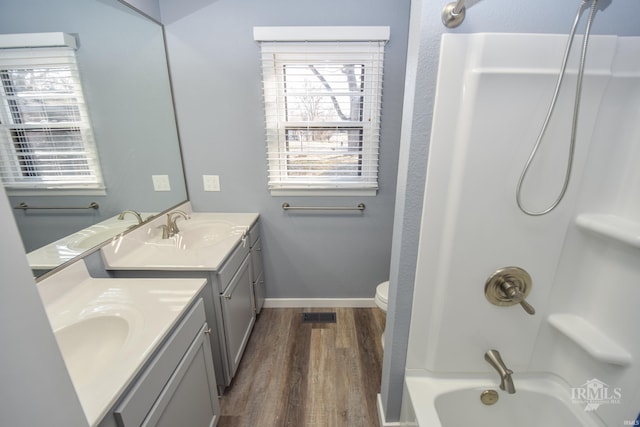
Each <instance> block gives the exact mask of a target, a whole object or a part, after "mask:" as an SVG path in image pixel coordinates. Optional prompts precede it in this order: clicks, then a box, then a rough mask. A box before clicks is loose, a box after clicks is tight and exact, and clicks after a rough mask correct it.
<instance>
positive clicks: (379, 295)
mask: <svg viewBox="0 0 640 427" xmlns="http://www.w3.org/2000/svg"><path fill="white" fill-rule="evenodd" d="M373 300H374V302H375V303H376V305H377V306H378V308H379V309H380V310H382V311H383V312H384V313H385V314H386V313H387V303H388V301H389V281H388V280H387V281H386V282H382V283H380V284H379V285H378V286H376V296H375V297H374V298H373ZM380 339H381V341H382V349H384V331H382V337H381V338H380Z"/></svg>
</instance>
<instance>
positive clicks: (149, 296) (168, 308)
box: [38, 260, 206, 426]
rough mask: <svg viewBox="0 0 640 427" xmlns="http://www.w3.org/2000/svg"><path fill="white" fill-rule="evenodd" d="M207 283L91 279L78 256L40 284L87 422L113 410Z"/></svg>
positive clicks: (41, 292)
mask: <svg viewBox="0 0 640 427" xmlns="http://www.w3.org/2000/svg"><path fill="white" fill-rule="evenodd" d="M205 283H206V281H205V280H204V279H94V278H92V277H90V276H89V273H88V272H87V269H86V267H85V265H84V262H83V261H82V260H80V261H78V262H76V263H74V264H72V265H70V266H68V267H66V268H64V269H62V270H60V271H59V272H57V273H55V274H53V275H51V276H49V277H47V278H46V279H44V280H42V281H41V282H39V283H38V291H39V292H40V296H41V298H42V302H43V304H44V306H45V310H46V312H47V316H48V318H49V322H50V324H51V327H52V329H53V331H54V334H55V336H56V340H57V341H58V345H59V347H60V351H61V353H62V357H63V359H64V361H65V364H66V367H67V370H68V371H69V375H70V377H71V381H72V382H73V385H74V387H75V389H76V393H77V394H78V398H79V400H80V403H81V405H82V408H83V410H84V413H85V416H86V417H87V421H88V422H89V425H91V426H94V425H97V424H98V423H99V422H100V420H101V419H102V418H103V417H104V416H105V414H106V413H107V411H108V410H109V409H111V407H112V405H113V404H114V403H115V402H116V400H117V399H118V398H119V397H120V395H121V393H122V392H123V391H124V390H125V389H126V388H127V386H128V385H129V384H131V382H132V380H133V379H134V378H135V376H136V374H137V373H138V372H140V370H141V369H142V367H143V366H144V364H145V362H147V360H149V358H150V357H151V355H152V354H153V352H154V350H156V348H157V347H158V346H159V345H160V344H161V343H162V341H163V339H164V338H165V337H166V336H167V335H168V333H169V332H170V331H171V329H172V327H173V326H174V325H175V324H176V323H177V322H178V320H179V319H180V318H181V316H182V314H183V313H185V311H186V309H187V308H188V307H189V306H190V305H191V303H192V301H193V300H194V298H195V296H196V295H197V294H198V292H199V291H200V290H201V289H202V288H203V287H204V285H205ZM88 360H91V363H88Z"/></svg>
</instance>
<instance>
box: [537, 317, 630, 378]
mask: <svg viewBox="0 0 640 427" xmlns="http://www.w3.org/2000/svg"><path fill="white" fill-rule="evenodd" d="M547 320H548V321H549V324H551V326H553V327H554V328H555V329H557V330H558V331H559V332H560V333H562V334H564V335H565V336H566V337H567V338H569V339H570V340H572V341H573V342H575V343H576V344H577V345H578V346H580V347H581V348H582V349H583V350H584V351H586V352H587V353H588V354H590V355H591V356H592V357H593V358H594V359H596V360H598V361H600V362H606V363H610V364H613V365H619V366H628V365H629V364H630V363H631V354H630V353H629V352H628V351H627V350H626V349H624V348H623V347H621V346H620V345H618V343H616V342H615V341H613V340H612V339H611V338H609V337H608V336H606V335H605V334H604V333H602V331H600V330H599V329H597V328H596V327H595V326H593V325H592V324H591V323H589V321H587V320H586V319H584V318H583V317H580V316H576V315H574V314H552V315H550V316H549V317H548V319H547Z"/></svg>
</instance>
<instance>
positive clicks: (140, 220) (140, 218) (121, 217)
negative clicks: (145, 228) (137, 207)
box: [118, 210, 144, 224]
mask: <svg viewBox="0 0 640 427" xmlns="http://www.w3.org/2000/svg"><path fill="white" fill-rule="evenodd" d="M126 214H131V215H133V216H135V217H136V219H137V220H138V224H142V223H143V222H144V221H143V220H142V216H140V214H139V213H138V212H136V211H133V210H126V211H122V212H120V215H118V219H119V220H120V221H122V220H123V219H124V216H125V215H126Z"/></svg>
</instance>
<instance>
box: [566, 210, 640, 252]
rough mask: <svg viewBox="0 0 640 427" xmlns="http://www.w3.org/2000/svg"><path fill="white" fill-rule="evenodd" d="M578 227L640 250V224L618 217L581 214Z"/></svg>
mask: <svg viewBox="0 0 640 427" xmlns="http://www.w3.org/2000/svg"><path fill="white" fill-rule="evenodd" d="M576 224H577V226H578V227H580V228H582V229H584V230H588V231H590V232H592V233H595V234H598V235H600V236H605V237H608V238H610V239H614V240H617V241H619V242H622V243H625V244H627V245H629V246H631V247H634V248H640V223H638V222H634V221H629V220H628V219H624V218H621V217H619V216H616V215H606V214H581V215H578V217H577V218H576Z"/></svg>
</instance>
